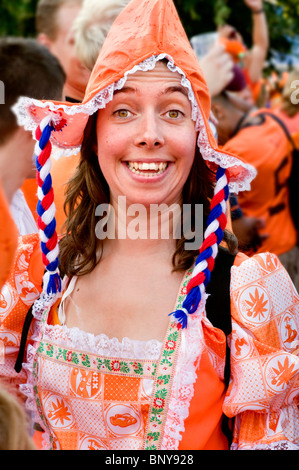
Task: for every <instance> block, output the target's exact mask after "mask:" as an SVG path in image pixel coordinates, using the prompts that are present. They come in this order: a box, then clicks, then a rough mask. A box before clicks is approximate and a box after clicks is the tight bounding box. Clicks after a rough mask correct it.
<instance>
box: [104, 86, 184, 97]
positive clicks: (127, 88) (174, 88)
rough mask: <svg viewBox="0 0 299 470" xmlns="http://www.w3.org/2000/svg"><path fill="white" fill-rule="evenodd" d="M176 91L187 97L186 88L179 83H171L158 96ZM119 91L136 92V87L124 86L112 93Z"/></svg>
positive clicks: (115, 93)
mask: <svg viewBox="0 0 299 470" xmlns="http://www.w3.org/2000/svg"><path fill="white" fill-rule="evenodd" d="M176 92H179V93H182V94H183V95H184V96H186V97H187V98H188V91H187V90H186V88H184V87H183V86H180V85H173V86H169V87H167V88H166V89H165V90H163V91H161V92H160V93H159V96H163V95H169V94H171V93H176ZM120 93H137V89H136V88H134V87H131V86H124V87H123V88H121V89H120V90H115V91H114V93H113V94H114V95H118V94H120Z"/></svg>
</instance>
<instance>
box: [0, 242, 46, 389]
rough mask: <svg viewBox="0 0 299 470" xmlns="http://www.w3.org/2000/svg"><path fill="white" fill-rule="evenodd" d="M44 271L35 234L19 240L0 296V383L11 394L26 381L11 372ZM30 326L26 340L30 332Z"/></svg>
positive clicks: (22, 374) (19, 375)
mask: <svg viewBox="0 0 299 470" xmlns="http://www.w3.org/2000/svg"><path fill="white" fill-rule="evenodd" d="M42 276H43V267H42V263H41V254H40V245H39V237H38V234H33V235H27V236H24V237H20V238H19V244H18V248H17V251H16V255H15V258H14V261H13V263H12V267H11V271H10V274H9V276H8V279H7V281H6V283H5V284H4V286H3V287H2V290H1V293H0V379H1V383H2V384H5V385H7V386H8V387H9V388H10V390H11V391H12V392H15V393H16V394H17V395H18V394H19V393H18V386H19V385H20V384H22V383H24V382H25V381H26V373H25V371H24V370H23V369H22V371H21V372H20V373H16V372H15V370H14V366H15V362H16V359H17V356H18V352H19V347H20V340H21V334H22V330H23V325H24V320H25V317H26V314H27V312H28V310H29V308H30V306H31V305H32V304H33V302H34V301H35V300H36V299H37V298H38V297H39V295H40V292H41V290H42V289H41V284H42ZM33 327H34V325H32V327H31V330H30V331H29V337H30V334H31V332H32V330H33Z"/></svg>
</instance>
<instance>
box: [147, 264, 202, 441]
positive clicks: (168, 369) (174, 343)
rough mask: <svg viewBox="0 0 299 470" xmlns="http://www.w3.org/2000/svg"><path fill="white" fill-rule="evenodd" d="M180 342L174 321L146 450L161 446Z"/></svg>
mask: <svg viewBox="0 0 299 470" xmlns="http://www.w3.org/2000/svg"><path fill="white" fill-rule="evenodd" d="M192 271H193V269H192V268H191V269H189V270H188V271H187V273H186V275H185V278H184V281H183V284H182V287H181V289H180V291H179V294H178V297H177V301H176V309H177V308H180V306H181V304H182V302H183V300H184V297H185V296H184V292H185V290H186V286H187V284H188V281H189V279H190V276H191V274H192ZM180 343H181V330H180V329H178V325H177V323H176V322H172V323H170V325H169V329H168V334H167V336H166V339H165V341H164V344H163V349H162V352H161V357H160V360H159V362H158V367H157V373H156V377H155V382H154V388H153V394H152V403H151V407H150V410H149V415H148V422H147V428H146V432H145V437H144V446H143V448H144V450H158V449H159V448H160V447H161V444H162V439H163V430H164V426H165V421H166V417H167V411H168V406H169V400H170V396H171V389H172V385H173V379H174V375H175V371H176V364H177V356H178V350H179V346H180Z"/></svg>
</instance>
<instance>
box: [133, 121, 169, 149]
mask: <svg viewBox="0 0 299 470" xmlns="http://www.w3.org/2000/svg"><path fill="white" fill-rule="evenodd" d="M137 126H138V127H137V135H136V139H135V144H136V145H137V146H138V147H146V148H149V149H151V148H159V147H162V146H163V144H164V137H163V133H162V129H161V123H160V125H159V120H158V117H157V116H155V115H154V114H152V113H148V114H145V115H143V116H142V117H141V118H140V121H139V123H138V124H137Z"/></svg>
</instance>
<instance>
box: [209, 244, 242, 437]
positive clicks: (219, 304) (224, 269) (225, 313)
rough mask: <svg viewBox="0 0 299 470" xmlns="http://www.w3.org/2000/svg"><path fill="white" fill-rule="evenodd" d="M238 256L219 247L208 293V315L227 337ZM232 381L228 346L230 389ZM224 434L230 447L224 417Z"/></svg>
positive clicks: (229, 426)
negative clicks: (232, 269) (231, 292)
mask: <svg viewBox="0 0 299 470" xmlns="http://www.w3.org/2000/svg"><path fill="white" fill-rule="evenodd" d="M235 258H236V254H234V255H233V254H231V253H230V252H229V251H228V250H226V249H225V248H222V247H221V246H220V247H219V252H218V255H217V257H216V260H215V267H214V270H213V271H212V275H211V280H210V282H209V284H208V286H207V289H206V292H207V294H210V295H209V296H208V298H207V301H206V314H207V318H208V319H209V320H210V322H211V323H212V325H213V326H215V327H216V328H219V329H221V330H222V331H223V332H224V333H225V335H226V336H228V335H229V334H230V333H231V331H232V322H231V310H230V279H231V275H230V271H231V267H232V266H233V264H234V262H235ZM229 380H230V350H229V346H228V344H226V360H225V369H224V382H225V385H226V387H228V384H229ZM221 427H222V432H223V433H224V435H225V436H226V437H227V440H228V444H229V446H230V445H231V443H232V438H233V434H232V429H233V420H230V419H229V418H228V417H227V416H225V415H223V418H222V426H221Z"/></svg>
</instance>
